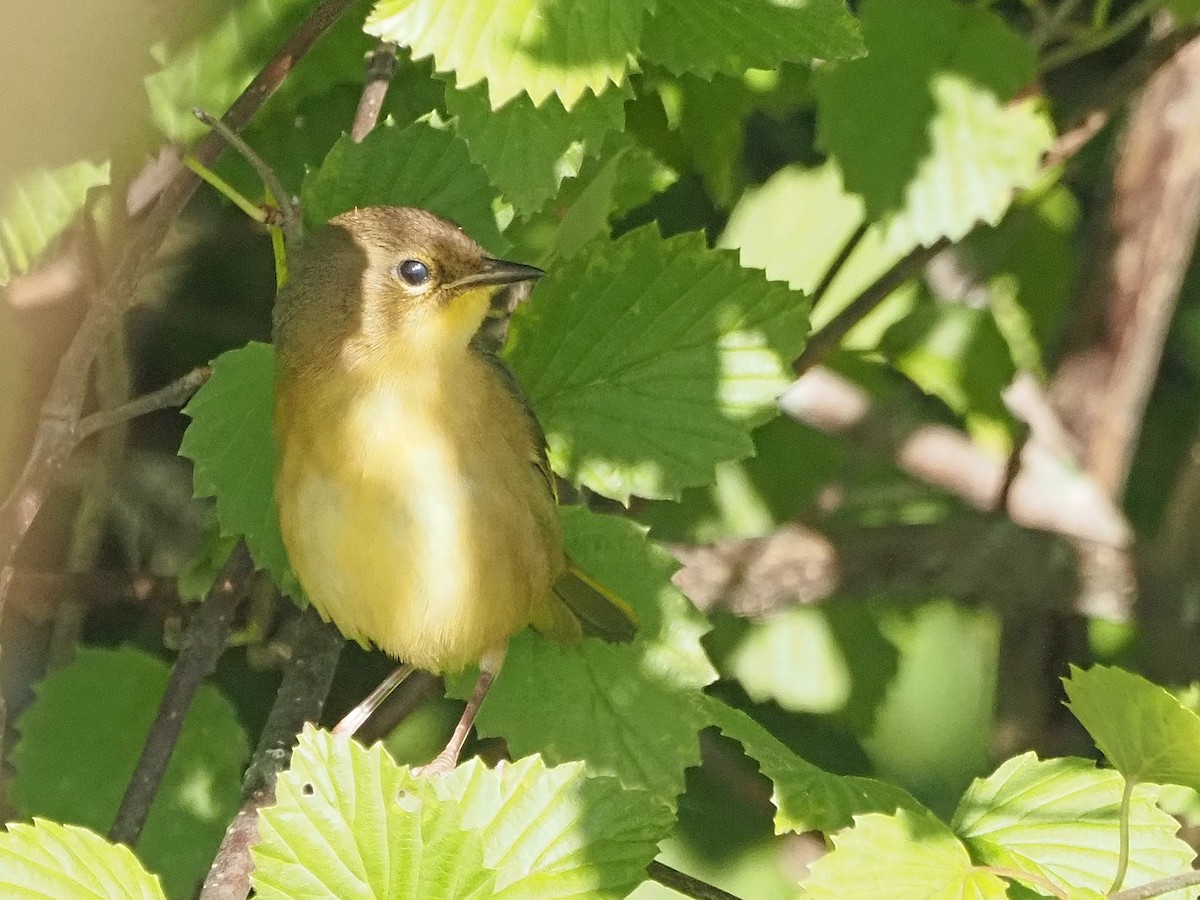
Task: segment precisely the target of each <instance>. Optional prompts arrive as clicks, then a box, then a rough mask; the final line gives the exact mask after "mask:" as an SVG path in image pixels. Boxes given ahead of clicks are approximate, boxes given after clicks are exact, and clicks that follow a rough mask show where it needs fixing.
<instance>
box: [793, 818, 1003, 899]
mask: <svg viewBox="0 0 1200 900" xmlns="http://www.w3.org/2000/svg"><path fill="white" fill-rule="evenodd" d="M804 889H805V894H806V896H808V897H812V898H813V900H855V898H860V897H861V898H868V897H869V898H871V900H950V898H954V900H958V898H962V900H1004V898H1007V897H1008V891H1007V888H1006V886H1005V883H1004V882H1003V881H1001V880H1000V879H999V878H998V877H996V876H995V875H993V874H992V873H991V872H987V871H984V870H981V869H976V868H975V867H974V866H973V865H972V863H971V857H970V856H969V855H967V848H966V847H964V846H963V845H962V843H960V842H959V840H958V838H956V837H955V836H954V835H953V833H951V831H950V830H949V829H948V828H947V827H946V826H945V825H943V824H942V823H941V822H939V821H938V820H937V818H936V817H934V816H933V814H932V813H928V812H924V813H923V812H913V811H911V810H907V809H901V810H898V811H897V812H896V814H895V815H894V816H885V815H880V814H878V813H872V814H870V815H865V816H856V817H855V820H854V827H853V828H849V829H847V830H845V831H842V832H839V833H837V834H835V835H834V836H833V850H831V851H830V852H829V853H827V854H826V855H825V856H823V857H821V859H819V860H817V862H816V863H814V864H813V867H812V871H811V873H810V874H809V876H808V878H806V879H805V881H804Z"/></svg>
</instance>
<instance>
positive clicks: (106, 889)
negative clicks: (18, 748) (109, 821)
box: [0, 819, 166, 900]
mask: <svg viewBox="0 0 1200 900" xmlns="http://www.w3.org/2000/svg"><path fill="white" fill-rule="evenodd" d="M6 827H7V830H6V831H5V832H4V833H2V834H0V890H2V891H3V893H5V894H7V895H8V896H9V897H12V898H22V897H25V898H30V900H33V898H39V897H54V898H61V900H70V898H74V897H80V898H83V897H101V898H104V900H163V898H165V897H166V895H165V894H164V893H163V890H162V886H161V885H160V884H159V882H158V878H157V876H154V875H151V874H150V873H149V872H147V871H146V870H145V869H143V868H142V865H141V863H139V862H138V861H137V858H136V857H135V856H134V855H133V853H132V852H131V851H130V849H129V848H128V847H126V846H125V845H124V844H110V843H109V842H108V841H106V840H105V839H104V838H102V837H100V835H98V834H94V833H92V832H91V831H88V830H87V829H86V828H80V827H79V826H77V825H65V826H64V825H59V824H57V823H55V822H47V821H45V820H44V819H34V822H33V824H32V825H17V824H10V825H8V826H6Z"/></svg>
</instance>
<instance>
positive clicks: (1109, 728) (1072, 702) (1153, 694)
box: [1063, 666, 1200, 790]
mask: <svg viewBox="0 0 1200 900" xmlns="http://www.w3.org/2000/svg"><path fill="white" fill-rule="evenodd" d="M1063 686H1064V687H1065V688H1066V691H1067V697H1068V698H1069V702H1068V703H1067V708H1068V709H1070V710H1071V712H1072V713H1074V714H1075V718H1077V719H1079V721H1080V722H1082V723H1083V727H1084V728H1086V729H1087V730H1088V733H1089V734H1091V736H1092V739H1093V740H1094V741H1095V742H1096V746H1097V747H1099V748H1100V752H1101V753H1103V754H1104V755H1105V756H1106V757H1108V761H1109V762H1110V763H1112V765H1113V767H1114V768H1115V769H1116V770H1117V771H1118V772H1120V773H1121V774H1122V775H1124V776H1125V777H1126V778H1133V779H1135V780H1137V781H1152V782H1156V783H1158V784H1179V785H1183V786H1184V787H1190V788H1192V789H1193V790H1200V716H1197V715H1196V713H1194V712H1192V711H1191V710H1190V709H1188V708H1187V707H1186V706H1184V705H1183V704H1182V703H1180V702H1179V700H1178V699H1177V698H1176V697H1175V696H1174V695H1173V694H1171V693H1170V692H1169V691H1167V690H1166V689H1164V688H1161V687H1159V686H1158V685H1156V684H1153V683H1151V682H1149V681H1147V680H1146V679H1145V678H1142V677H1141V676H1140V675H1135V674H1133V673H1132V672H1126V671H1125V670H1124V669H1118V668H1115V667H1113V666H1092V667H1091V668H1090V669H1088V670H1086V671H1085V670H1083V669H1080V668H1078V667H1077V666H1071V676H1070V677H1069V678H1066V679H1064V680H1063Z"/></svg>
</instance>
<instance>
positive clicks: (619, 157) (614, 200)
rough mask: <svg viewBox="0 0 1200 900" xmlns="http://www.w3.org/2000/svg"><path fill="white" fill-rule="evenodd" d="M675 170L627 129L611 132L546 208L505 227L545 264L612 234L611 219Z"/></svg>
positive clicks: (661, 185)
mask: <svg viewBox="0 0 1200 900" xmlns="http://www.w3.org/2000/svg"><path fill="white" fill-rule="evenodd" d="M676 177H677V176H676V173H675V171H674V170H673V169H670V168H668V167H667V166H665V165H664V164H663V163H662V162H660V161H659V160H658V158H657V157H655V156H654V154H653V153H651V152H650V151H649V150H647V149H646V148H645V147H643V146H642V145H641V144H639V143H638V142H637V141H635V140H633V138H631V137H629V136H628V135H626V134H622V133H618V132H610V133H609V135H608V136H607V137H606V138H605V141H604V146H603V147H602V148H601V151H600V154H599V156H598V157H596V158H594V159H592V158H587V159H585V160H584V161H583V165H582V166H581V168H580V170H579V174H578V175H576V176H575V177H574V178H568V179H566V180H565V181H564V182H563V183H562V186H561V189H560V190H559V192H558V194H557V195H556V196H555V197H554V199H553V200H551V201H550V203H549V204H547V205H546V207H544V208H543V209H542V211H541V212H540V213H539V214H538V215H536V216H533V217H531V218H529V219H527V220H525V221H521V220H518V221H515V222H513V223H512V224H511V225H510V226H509V227H508V229H507V230H506V231H505V236H506V237H510V238H512V240H513V243H514V244H515V245H516V246H517V247H518V248H519V249H520V251H521V253H522V254H524V255H523V257H522V258H528V259H532V260H537V261H539V262H540V264H541V265H542V266H552V264H553V263H554V262H555V261H558V262H561V261H562V260H565V259H569V258H570V257H572V256H574V255H575V254H576V253H578V252H579V251H580V250H582V249H583V248H584V247H585V246H586V245H587V244H588V243H589V242H591V241H592V240H594V239H596V238H598V237H601V236H604V237H607V236H608V235H609V234H610V233H611V222H612V221H613V219H616V218H619V217H621V216H623V215H625V214H626V213H628V212H629V211H630V210H632V209H634V208H635V207H637V206H640V205H642V204H643V203H645V202H646V201H647V200H649V199H650V198H651V197H653V196H654V195H655V194H657V193H659V192H661V191H663V190H665V189H666V188H667V187H669V186H670V185H671V184H672V183H674V181H675V179H676Z"/></svg>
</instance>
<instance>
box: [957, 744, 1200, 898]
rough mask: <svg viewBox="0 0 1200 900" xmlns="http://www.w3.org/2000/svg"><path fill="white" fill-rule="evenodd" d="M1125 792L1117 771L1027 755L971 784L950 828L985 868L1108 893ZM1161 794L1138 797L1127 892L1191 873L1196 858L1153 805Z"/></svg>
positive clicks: (1145, 790) (1147, 791)
mask: <svg viewBox="0 0 1200 900" xmlns="http://www.w3.org/2000/svg"><path fill="white" fill-rule="evenodd" d="M1123 787H1124V779H1122V778H1121V776H1120V775H1119V774H1118V773H1117V772H1114V771H1112V770H1111V769H1097V768H1096V766H1095V765H1094V764H1093V763H1092V762H1091V761H1089V760H1086V759H1077V758H1075V757H1064V758H1061V759H1047V760H1039V759H1038V758H1037V756H1035V755H1034V754H1033V753H1023V754H1021V755H1020V756H1018V757H1015V758H1013V759H1010V760H1008V761H1007V762H1005V763H1004V764H1003V765H1002V766H1000V768H999V769H997V770H996V771H995V772H994V773H993V774H992V775H990V776H988V777H987V778H986V779H979V780H977V781H976V782H975V783H974V784H972V785H971V787H970V789H969V790H968V791H967V792H966V794H965V795H964V796H963V798H962V801H961V802H960V803H959V805H958V811H957V812H956V813H955V815H954V821H953V823H952V824H951V828H953V830H954V832H955V833H956V834H957V835H958V836H959V837H960V838H962V839H963V841H964V842H965V843H966V845H967V847H968V849H970V851H971V853H972V855H973V856H974V857H975V859H976V860H977V861H978V862H979V863H981V864H985V865H989V866H1002V867H1007V868H1011V869H1018V870H1020V871H1022V872H1031V873H1033V874H1035V875H1041V876H1043V877H1045V878H1047V879H1049V880H1050V881H1052V882H1053V883H1054V884H1057V885H1058V886H1059V887H1060V888H1063V889H1064V890H1066V889H1068V888H1091V889H1092V890H1095V891H1100V892H1105V891H1107V890H1108V888H1109V886H1110V885H1111V884H1112V880H1113V876H1114V875H1115V874H1116V871H1117V857H1118V844H1119V834H1118V826H1117V823H1118V820H1119V808H1120V802H1121V790H1122V788H1123ZM1157 793H1158V790H1157V788H1151V787H1149V786H1145V785H1143V786H1139V787H1138V788H1137V789H1136V790H1135V791H1134V795H1133V802H1132V804H1131V806H1130V824H1131V827H1130V853H1129V870H1128V873H1127V874H1126V876H1125V882H1124V884H1125V886H1126V887H1136V886H1137V885H1139V884H1144V883H1145V882H1147V881H1154V880H1156V879H1159V878H1165V877H1167V876H1168V875H1174V874H1176V873H1177V872H1182V871H1186V870H1187V869H1188V868H1189V867H1190V866H1191V863H1192V859H1193V857H1194V856H1195V852H1194V851H1193V850H1192V849H1191V848H1190V847H1189V846H1188V845H1187V844H1186V843H1185V842H1184V841H1182V840H1180V839H1179V838H1178V837H1177V836H1176V832H1177V831H1178V830H1179V823H1178V822H1176V821H1175V819H1173V818H1172V817H1171V816H1169V815H1167V813H1165V812H1163V811H1162V810H1161V809H1159V808H1158V807H1157V806H1156V805H1155V796H1156V794H1157ZM1168 896H1178V897H1180V898H1182V896H1183V895H1182V894H1177V895H1176V894H1173V895H1168Z"/></svg>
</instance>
